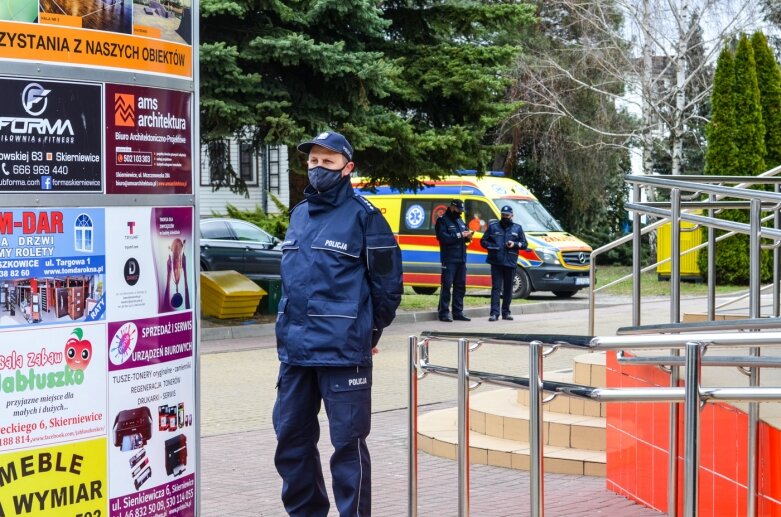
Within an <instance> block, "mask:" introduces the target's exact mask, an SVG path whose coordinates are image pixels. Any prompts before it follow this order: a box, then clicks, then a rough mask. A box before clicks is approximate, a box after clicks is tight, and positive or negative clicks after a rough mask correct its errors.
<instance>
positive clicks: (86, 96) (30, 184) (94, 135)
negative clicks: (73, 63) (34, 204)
mask: <svg viewBox="0 0 781 517" xmlns="http://www.w3.org/2000/svg"><path fill="white" fill-rule="evenodd" d="M0 99H4V100H5V102H3V103H0V194H1V193H5V192H32V191H35V192H46V193H49V192H63V191H68V192H100V191H102V190H103V189H102V175H101V170H102V153H101V149H102V147H103V145H102V144H103V142H102V138H103V131H102V126H103V124H102V119H101V107H102V106H101V85H100V84H97V83H83V82H66V81H48V80H47V81H43V80H35V81H33V80H29V79H27V80H24V79H10V78H0Z"/></svg>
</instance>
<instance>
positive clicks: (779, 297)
mask: <svg viewBox="0 0 781 517" xmlns="http://www.w3.org/2000/svg"><path fill="white" fill-rule="evenodd" d="M774 188H775V192H776V194H778V193H779V192H781V186H780V185H779V184H778V183H776V184H775V185H774ZM773 227H774V228H775V229H776V230H778V229H779V228H781V211H779V210H775V211H774V214H773ZM774 244H775V245H776V246H775V247H774V248H773V317H774V318H778V317H779V316H780V315H781V288H779V282H781V274H780V273H779V269H778V268H779V266H781V248H780V247H779V246H778V244H779V242H778V241H774ZM591 335H592V336H593V335H594V334H591Z"/></svg>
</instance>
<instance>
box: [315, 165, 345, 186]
mask: <svg viewBox="0 0 781 517" xmlns="http://www.w3.org/2000/svg"><path fill="white" fill-rule="evenodd" d="M308 173H309V183H311V184H312V186H313V187H314V188H315V189H317V191H318V192H325V191H326V190H330V189H332V188H333V187H335V186H336V185H337V183H339V180H341V179H342V170H341V169H326V168H325V167H312V168H311V169H309V171H308Z"/></svg>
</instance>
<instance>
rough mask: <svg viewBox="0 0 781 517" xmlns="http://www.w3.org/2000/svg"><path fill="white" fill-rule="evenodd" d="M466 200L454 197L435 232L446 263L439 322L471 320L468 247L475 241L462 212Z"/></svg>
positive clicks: (440, 297)
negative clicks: (467, 297)
mask: <svg viewBox="0 0 781 517" xmlns="http://www.w3.org/2000/svg"><path fill="white" fill-rule="evenodd" d="M463 212H464V202H463V201H461V200H460V199H454V200H453V201H451V202H450V206H449V207H448V209H447V211H446V212H445V213H444V214H442V215H441V216H439V217H438V218H437V222H436V225H435V227H434V228H435V231H436V234H437V240H438V241H439V259H440V261H441V262H442V276H441V289H440V292H439V321H453V320H460V321H471V320H470V318H467V317H466V316H464V293H466V246H467V244H469V241H471V240H472V234H473V233H474V232H472V231H471V230H470V229H469V228H467V227H466V223H464V221H463V219H461V214H462V213H463ZM451 287H452V288H453V316H452V317H451V316H450V288H451Z"/></svg>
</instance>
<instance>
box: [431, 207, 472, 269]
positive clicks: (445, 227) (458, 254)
mask: <svg viewBox="0 0 781 517" xmlns="http://www.w3.org/2000/svg"><path fill="white" fill-rule="evenodd" d="M434 229H435V231H436V234H437V240H438V241H439V260H440V261H441V262H442V263H443V264H449V263H450V264H452V263H466V245H467V244H468V243H469V239H467V240H464V237H463V236H462V235H461V232H464V231H466V230H468V229H469V228H467V227H466V223H464V221H463V220H462V219H461V216H460V215H456V214H455V213H453V212H451V211H450V210H448V211H447V212H445V213H444V214H442V215H441V216H439V217H438V218H437V222H436V224H435V225H434Z"/></svg>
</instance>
